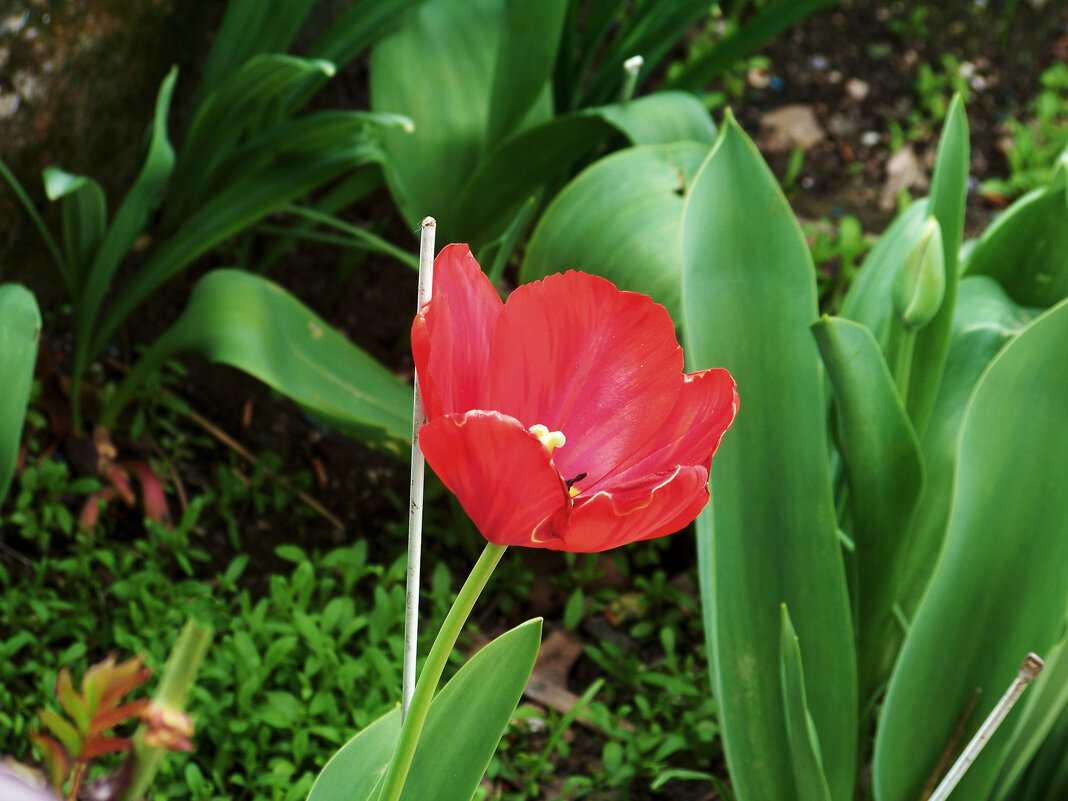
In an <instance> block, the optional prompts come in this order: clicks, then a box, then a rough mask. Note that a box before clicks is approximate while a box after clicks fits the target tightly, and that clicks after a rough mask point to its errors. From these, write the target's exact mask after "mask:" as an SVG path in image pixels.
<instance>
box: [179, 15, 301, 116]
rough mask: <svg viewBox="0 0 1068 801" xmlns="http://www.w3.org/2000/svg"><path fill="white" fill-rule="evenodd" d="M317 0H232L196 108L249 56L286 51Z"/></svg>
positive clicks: (205, 68)
mask: <svg viewBox="0 0 1068 801" xmlns="http://www.w3.org/2000/svg"><path fill="white" fill-rule="evenodd" d="M315 2H316V0H231V1H230V2H229V3H228V4H227V6H226V14H225V15H224V16H223V20H222V22H221V23H220V25H219V31H218V33H216V34H215V43H214V44H213V45H212V48H211V52H210V53H209V54H208V58H207V61H206V63H205V64H204V75H203V77H202V78H201V79H200V87H199V88H198V89H197V100H196V103H195V104H194V107H199V106H200V105H201V104H202V103H203V102H204V100H205V99H206V98H207V97H208V96H209V95H210V94H211V93H212V92H214V91H215V90H216V89H217V88H218V87H219V86H221V85H222V84H223V83H225V82H226V80H227V79H228V78H230V76H232V75H233V74H234V73H235V72H237V71H238V70H239V69H240V68H241V67H242V66H244V65H245V64H246V63H247V62H248V61H249V60H250V59H252V58H254V57H255V56H257V55H259V54H261V53H284V52H286V51H287V50H288V49H289V45H290V43H291V42H292V41H293V38H294V37H295V36H296V35H297V31H298V30H299V29H300V26H301V24H302V23H303V22H304V19H305V17H307V16H308V12H309V11H311V8H312V6H313V5H315Z"/></svg>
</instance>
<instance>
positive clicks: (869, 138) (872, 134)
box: [860, 131, 883, 147]
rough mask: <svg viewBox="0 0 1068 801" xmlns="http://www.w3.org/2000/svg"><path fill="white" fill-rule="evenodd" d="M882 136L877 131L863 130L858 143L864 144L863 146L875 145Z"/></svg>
mask: <svg viewBox="0 0 1068 801" xmlns="http://www.w3.org/2000/svg"><path fill="white" fill-rule="evenodd" d="M882 138H883V137H882V134H880V133H879V132H878V131H865V132H864V133H862V134H861V135H860V143H861V144H862V145H864V147H875V145H877V144H879V142H881V141H882Z"/></svg>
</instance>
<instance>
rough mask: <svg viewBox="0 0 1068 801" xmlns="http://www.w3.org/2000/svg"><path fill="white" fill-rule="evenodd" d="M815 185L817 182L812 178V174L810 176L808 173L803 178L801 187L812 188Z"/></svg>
mask: <svg viewBox="0 0 1068 801" xmlns="http://www.w3.org/2000/svg"><path fill="white" fill-rule="evenodd" d="M815 185H816V182H815V181H813V180H812V176H810V175H806V176H805V177H804V178H802V179H801V188H802V189H811V188H812V187H814V186H815Z"/></svg>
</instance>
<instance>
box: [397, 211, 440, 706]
mask: <svg viewBox="0 0 1068 801" xmlns="http://www.w3.org/2000/svg"><path fill="white" fill-rule="evenodd" d="M421 227H422V232H421V236H420V238H419V306H418V309H422V308H423V306H425V305H426V304H427V303H429V302H430V293H431V290H432V288H433V284H434V234H435V232H436V229H437V222H435V220H434V218H433V217H427V218H426V219H424V220H423V223H422V226H421ZM425 417H426V410H425V409H424V408H423V396H422V394H421V393H420V392H419V373H418V371H417V372H416V375H415V393H414V402H413V409H412V484H411V503H410V504H409V508H408V584H407V590H406V593H405V597H404V672H403V680H402V686H401V720H402V721H403V720H404V716H405V715H407V714H408V707H409V706H410V705H411V703H412V694H413V693H414V692H415V657H416V644H417V642H418V639H419V562H420V559H421V558H422V549H423V473H424V469H425V462H424V460H423V452H422V451H421V450H419V429H420V428H422V426H423V419H424V418H425Z"/></svg>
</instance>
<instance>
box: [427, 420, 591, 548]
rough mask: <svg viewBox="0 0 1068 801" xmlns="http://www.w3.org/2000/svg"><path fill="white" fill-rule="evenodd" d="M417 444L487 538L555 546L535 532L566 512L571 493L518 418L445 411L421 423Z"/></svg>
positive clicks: (541, 448)
mask: <svg viewBox="0 0 1068 801" xmlns="http://www.w3.org/2000/svg"><path fill="white" fill-rule="evenodd" d="M419 444H420V447H421V448H422V451H423V455H424V456H425V457H426V460H427V463H428V464H429V465H430V466H431V467H432V468H433V469H434V472H435V473H437V475H438V478H440V479H441V480H442V482H443V483H444V484H445V486H446V487H448V488H449V490H450V491H451V492H452V493H453V494H454V495H455V496H456V497H457V498H458V499H459V500H460V505H461V506H463V508H464V511H465V512H467V515H468V517H470V518H471V520H472V522H473V523H474V524H475V526H476V527H477V528H478V530H479V531H480V532H482V536H484V537H485V538H486V539H487V540H489V541H490V542H493V543H496V544H497V545H528V546H535V547H554V546H553V545H552V544H551V542H541V541H538V540H539V538H538V537H537V536H536V535H535V532H536V531H537V530H538V528H539V526H542V524H544V523H546V521H547V520H549V519H551V518H553V517H554V516H561V515H564V514H566V510H567V508H568V506H569V505H570V496H569V494H568V491H567V487H566V486H564V482H563V481H562V480H561V478H560V474H559V473H558V472H557V471H556V468H555V467H553V464H552V458H551V457H550V455H549V451H548V450H546V449H545V447H544V446H543V445H542V444H541V443H540V442H539V441H538V439H537V437H535V436H534V435H533V434H531V433H530V432H529V431H527V430H526V429H525V428H524V427H523V426H522V425H521V424H520V423H519V421H518V420H516V419H514V418H511V417H507V416H505V415H502V414H499V413H497V412H483V411H473V412H468V413H466V414H447V415H445V416H443V417H439V418H437V419H436V420H431V421H430V422H429V423H427V424H426V425H425V426H423V428H422V429H421V430H420V432H419ZM542 527H543V529H544V528H545V527H544V526H542ZM555 539H556V536H555V535H552V536H550V540H555Z"/></svg>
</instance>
